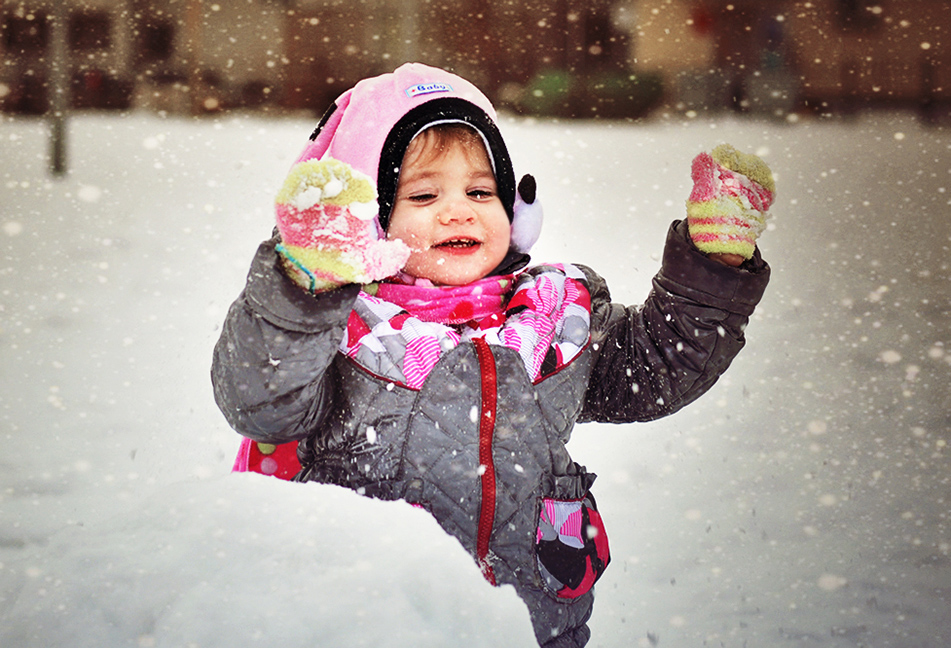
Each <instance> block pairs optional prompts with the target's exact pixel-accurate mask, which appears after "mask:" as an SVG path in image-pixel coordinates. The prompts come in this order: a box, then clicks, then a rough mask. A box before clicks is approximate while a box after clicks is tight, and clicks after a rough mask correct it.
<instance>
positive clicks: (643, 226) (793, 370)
mask: <svg viewBox="0 0 951 648" xmlns="http://www.w3.org/2000/svg"><path fill="white" fill-rule="evenodd" d="M312 126H313V123H312V120H309V119H299V120H298V119H285V120H279V121H264V120H260V119H257V118H251V117H243V116H237V117H236V116H225V117H221V118H217V119H208V120H203V121H190V120H173V119H161V118H159V117H156V116H152V115H131V116H124V117H120V116H80V117H77V118H75V119H73V120H72V121H71V123H70V136H71V139H70V151H69V152H70V165H71V172H70V174H69V175H68V177H67V178H65V179H62V180H53V179H50V178H49V177H48V176H47V175H46V146H47V141H46V137H47V136H46V130H45V127H44V124H43V123H42V122H39V121H33V120H9V119H4V120H3V121H0V151H2V156H0V228H2V229H0V255H2V256H0V367H2V369H0V439H2V440H3V442H4V451H3V453H2V454H0V646H30V647H33V646H35V647H47V646H70V647H74V646H186V645H196V646H238V645H255V644H256V645H268V646H343V645H368V646H381V645H386V646H442V645H466V646H499V645H507V646H530V645H531V644H532V640H531V636H530V631H529V629H528V620H527V619H528V618H527V614H526V613H525V611H524V609H523V608H522V607H521V606H520V604H518V603H517V598H516V597H515V595H514V593H513V592H512V591H511V589H507V588H503V589H492V588H490V587H489V586H488V585H486V584H485V583H483V582H482V581H481V577H480V576H479V574H478V572H477V570H476V569H475V567H474V566H473V565H472V564H471V561H470V560H469V559H468V557H467V556H465V555H464V554H463V553H462V550H461V549H459V548H458V547H457V546H456V545H455V544H454V541H452V540H451V539H449V538H447V537H446V536H444V535H443V534H442V533H441V532H440V531H439V529H438V527H436V525H435V523H434V522H432V520H430V519H429V518H428V517H427V516H426V515H425V514H424V513H422V512H420V511H417V510H415V509H411V508H410V507H408V506H405V505H401V504H393V503H390V504H387V503H381V502H374V501H371V500H367V499H364V498H360V497H358V496H356V495H353V494H351V493H349V492H346V491H342V490H339V489H334V488H329V487H320V486H316V485H307V486H300V485H295V484H287V483H282V482H279V481H278V480H274V479H268V478H263V477H259V476H249V475H231V474H229V469H230V467H231V462H232V459H233V455H234V451H235V449H236V447H237V442H238V438H237V435H235V434H234V433H233V432H231V431H230V429H229V428H228V427H227V425H226V423H225V422H224V420H223V418H222V417H221V416H220V414H219V413H218V411H217V410H216V408H215V405H214V403H213V400H212V395H211V387H210V382H209V379H208V368H209V363H210V355H211V349H212V346H213V344H214V342H215V340H216V339H217V335H218V328H219V326H220V323H221V321H222V319H223V317H224V313H225V310H226V308H227V307H228V305H229V303H230V302H231V300H232V299H233V298H234V297H235V296H236V294H237V292H238V291H239V289H240V287H241V286H242V284H243V281H244V275H245V272H246V268H247V264H248V262H249V260H250V257H251V254H252V253H253V251H254V248H255V246H256V244H257V242H258V240H259V239H261V238H264V237H265V236H267V235H268V233H269V231H270V228H271V222H272V215H271V207H270V201H271V197H272V195H273V194H274V192H275V191H276V189H277V187H278V186H279V183H280V181H281V179H282V176H283V173H284V172H285V170H286V169H287V167H288V165H289V164H290V162H291V160H292V158H293V157H294V156H295V155H296V154H297V152H298V150H299V149H300V147H301V146H302V145H303V143H304V140H305V138H306V136H307V135H308V134H309V132H310V130H311V128H312ZM503 130H504V132H505V133H506V135H507V136H508V139H509V145H510V148H511V149H512V152H513V157H514V159H515V161H516V171H517V172H518V173H522V172H532V173H534V174H535V175H536V177H537V178H538V180H539V191H540V195H541V197H542V200H543V201H544V202H545V203H546V205H547V223H546V228H545V231H544V233H543V236H542V240H541V241H540V243H539V245H538V246H537V247H536V254H535V257H536V259H538V260H564V261H576V262H582V263H587V264H589V265H591V266H593V267H595V268H596V269H597V270H599V271H600V272H601V273H602V274H604V275H605V276H606V277H607V278H608V280H609V282H610V284H611V286H612V289H613V292H614V296H615V298H616V299H617V300H619V301H624V302H629V303H635V302H640V301H641V300H642V299H643V297H644V295H645V294H646V292H647V290H648V289H649V285H650V278H651V276H652V274H653V273H654V271H655V270H656V269H657V267H658V263H659V253H660V251H661V245H662V243H663V237H664V232H665V230H666V227H667V224H668V222H669V221H670V220H671V219H672V218H676V217H679V216H680V215H681V214H682V212H683V200H684V198H685V197H686V195H687V193H688V191H689V177H688V168H689V162H690V159H691V158H692V157H693V156H694V155H695V154H696V153H697V152H699V151H700V150H702V149H709V148H711V147H712V146H714V145H715V144H717V143H719V142H721V141H728V142H731V143H733V144H734V145H736V146H737V147H739V148H744V149H746V150H751V151H755V152H758V153H760V154H762V155H764V157H766V158H767V160H768V161H769V162H770V163H771V165H772V167H773V169H774V171H775V172H776V174H777V176H778V180H779V188H780V189H779V191H780V193H779V197H778V201H777V204H776V206H775V208H774V210H773V211H774V219H773V221H772V222H773V223H774V227H773V228H772V229H771V231H769V232H767V233H766V235H765V236H764V238H763V240H762V249H763V251H764V256H766V258H767V259H768V260H769V261H770V263H771V265H772V266H773V271H774V274H773V281H772V284H771V285H770V288H769V291H768V292H767V296H766V298H765V300H764V302H763V304H762V306H761V308H760V309H759V310H758V311H757V313H756V315H755V317H754V320H753V321H752V323H751V324H750V327H749V330H748V337H749V344H748V346H747V349H746V350H745V351H744V352H743V353H742V354H741V356H740V358H739V359H738V360H737V361H736V363H735V364H734V366H733V367H732V368H731V370H730V371H729V372H728V374H727V375H726V377H725V378H724V379H723V380H722V381H721V382H720V383H719V384H718V385H717V386H716V387H715V388H714V389H713V390H712V391H711V392H710V393H709V394H708V395H706V396H705V397H704V398H703V399H701V400H700V401H698V402H697V403H695V404H694V405H693V406H691V407H690V408H688V409H686V410H684V411H683V412H681V413H679V414H677V415H675V416H673V417H670V418H668V419H666V420H663V421H658V422H655V423H651V424H641V425H633V426H601V425H587V426H582V427H579V429H578V430H577V431H576V433H575V437H574V439H573V440H572V443H571V445H570V449H571V451H572V453H573V455H574V456H575V458H576V460H578V461H579V462H581V463H583V464H586V465H587V466H588V468H589V469H591V470H594V471H595V472H597V473H599V474H600V478H599V481H598V483H597V485H596V493H597V496H598V501H599V504H600V506H601V509H602V513H603V514H604V516H605V518H606V521H607V525H608V530H609V534H610V537H611V542H612V553H613V558H614V562H613V563H612V566H611V568H610V569H609V570H608V572H607V573H606V574H605V576H604V578H603V579H602V581H601V582H600V583H599V586H598V600H597V603H596V607H595V614H594V618H593V620H592V623H591V627H592V631H593V638H592V642H591V645H592V646H618V647H622V646H623V647H628V646H657V645H659V646H661V647H664V646H674V647H680V646H729V647H734V646H735V647H744V646H748V647H751V648H752V647H762V646H769V647H771V646H789V647H800V646H801V647H812V646H821V647H833V646H835V647H840V646H841V647H853V646H870V647H874V648H884V647H894V648H942V647H944V646H947V645H949V644H951V519H949V516H951V458H949V457H951V449H949V448H948V445H947V444H948V442H949V440H951V410H949V406H948V396H949V391H951V390H949V386H951V348H949V345H951V324H949V322H951V319H949V315H951V313H949V301H951V299H949V298H951V289H949V286H951V284H949V280H951V269H949V266H951V254H949V247H951V218H949V213H951V208H949V203H951V191H948V190H949V189H951V133H949V132H948V131H945V130H941V129H930V130H928V129H923V128H921V127H920V126H919V125H918V124H917V123H916V122H915V121H914V119H913V118H912V117H911V116H907V115H900V114H894V115H881V114H879V115H874V116H863V117H860V118H858V119H857V120H855V121H851V122H841V121H819V120H808V119H806V120H803V121H801V122H800V123H797V124H774V123H768V122H760V121H755V120H733V119H719V120H716V121H706V120H703V119H694V120H685V119H682V118H680V117H677V118H668V119H664V118H658V119H657V120H655V121H654V122H652V123H649V124H646V125H638V126H629V125H620V124H616V125H610V124H590V123H565V124H558V123H550V122H537V123H535V122H526V121H515V120H506V121H505V123H504V125H503Z"/></svg>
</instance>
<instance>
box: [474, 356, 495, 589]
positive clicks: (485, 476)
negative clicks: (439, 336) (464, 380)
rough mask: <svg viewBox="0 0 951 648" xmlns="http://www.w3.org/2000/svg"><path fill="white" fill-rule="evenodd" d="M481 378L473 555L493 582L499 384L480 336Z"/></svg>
mask: <svg viewBox="0 0 951 648" xmlns="http://www.w3.org/2000/svg"><path fill="white" fill-rule="evenodd" d="M473 344H474V345H475V350H476V356H477V357H478V359H479V369H480V372H479V373H480V375H481V377H482V408H481V410H480V412H479V468H480V469H481V470H482V476H481V481H482V503H481V504H480V510H479V528H478V531H477V534H476V558H477V559H478V561H479V567H480V568H481V569H482V575H483V576H485V579H486V580H487V581H489V582H490V583H492V584H493V585H495V584H496V582H495V572H494V571H493V570H492V566H491V565H490V564H489V561H488V556H489V538H491V537H492V527H493V525H494V524H495V462H494V460H493V459H492V437H493V436H494V435H495V413H496V412H495V407H496V397H497V395H498V394H497V389H498V384H497V382H496V373H495V358H493V357H492V351H491V349H489V345H488V343H486V341H485V340H483V339H482V338H476V339H474V340H473Z"/></svg>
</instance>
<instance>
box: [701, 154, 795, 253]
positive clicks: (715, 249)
mask: <svg viewBox="0 0 951 648" xmlns="http://www.w3.org/2000/svg"><path fill="white" fill-rule="evenodd" d="M690 175H691V177H692V178H693V191H692V192H691V193H690V198H689V199H688V200H687V223H688V225H689V230H690V238H691V239H693V243H694V245H696V246H697V249H699V250H700V251H701V252H704V253H706V254H714V253H720V254H737V255H739V256H741V257H743V258H744V259H749V258H751V257H752V256H753V251H754V250H755V249H756V239H757V238H759V235H760V234H762V232H763V230H764V229H766V218H767V216H768V211H769V207H770V205H772V204H773V197H774V195H775V191H776V186H775V183H774V181H773V174H772V172H771V171H770V170H769V167H768V166H767V165H766V163H765V162H763V160H761V159H760V158H758V157H756V156H755V155H750V154H745V153H740V152H739V151H737V150H736V149H735V148H733V147H732V146H730V145H729V144H721V145H720V146H718V147H716V148H715V149H713V151H712V152H710V153H701V154H700V155H698V156H697V157H696V158H694V160H693V165H692V167H691V174H690Z"/></svg>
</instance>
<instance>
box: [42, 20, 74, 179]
mask: <svg viewBox="0 0 951 648" xmlns="http://www.w3.org/2000/svg"><path fill="white" fill-rule="evenodd" d="M68 15H69V10H68V8H67V7H65V6H63V3H60V2H54V3H53V4H52V5H51V7H50V13H49V19H50V64H49V76H48V79H49V88H47V93H48V94H49V97H50V111H49V122H50V171H51V172H52V174H53V175H55V176H61V175H64V174H65V173H66V114H67V112H68V110H69V54H68V50H67V48H68V43H67V42H66V41H67V29H66V21H67V20H68Z"/></svg>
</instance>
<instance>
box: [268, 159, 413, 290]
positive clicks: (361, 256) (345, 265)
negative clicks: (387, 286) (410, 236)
mask: <svg viewBox="0 0 951 648" xmlns="http://www.w3.org/2000/svg"><path fill="white" fill-rule="evenodd" d="M376 196H377V194H376V188H375V187H374V185H373V181H372V180H370V178H369V177H368V176H366V175H364V174H363V173H360V172H359V171H357V170H355V169H353V168H352V167H351V166H350V165H349V164H346V163H344V162H341V161H339V160H334V159H324V160H306V161H304V162H299V163H297V164H295V165H294V166H293V167H292V168H291V171H290V173H289V174H288V176H287V179H286V180H285V181H284V186H283V187H282V188H281V191H280V192H279V193H278V195H277V200H276V212H277V228H278V230H279V231H280V233H281V238H282V239H283V242H282V244H281V245H279V246H278V248H277V251H278V253H279V254H280V255H281V257H282V258H283V261H284V270H285V271H286V272H287V275H288V276H289V277H290V278H291V279H292V280H293V281H294V282H295V283H297V284H298V285H300V286H301V287H303V288H305V289H306V290H309V291H310V292H321V291H325V290H331V289H333V288H336V287H338V286H342V285H344V284H349V283H357V284H365V283H371V282H374V281H379V280H381V279H385V278H386V277H389V276H391V275H394V274H396V273H397V272H398V271H399V270H400V269H401V268H402V267H403V266H404V265H405V264H406V261H407V259H409V254H410V250H409V248H408V247H407V246H406V245H405V244H404V243H403V242H402V241H387V240H386V239H385V237H384V235H383V233H382V232H381V231H380V226H379V223H378V221H377V218H376V217H377V210H378V207H377V201H376Z"/></svg>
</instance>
